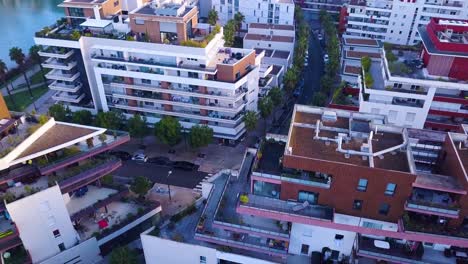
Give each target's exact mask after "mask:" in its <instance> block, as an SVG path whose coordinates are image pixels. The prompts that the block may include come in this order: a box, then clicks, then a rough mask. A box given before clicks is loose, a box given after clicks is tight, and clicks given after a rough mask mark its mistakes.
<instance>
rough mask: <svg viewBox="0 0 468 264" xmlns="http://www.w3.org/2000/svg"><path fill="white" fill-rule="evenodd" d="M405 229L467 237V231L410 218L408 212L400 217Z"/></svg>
mask: <svg viewBox="0 0 468 264" xmlns="http://www.w3.org/2000/svg"><path fill="white" fill-rule="evenodd" d="M402 220H403V225H404V228H405V231H410V232H417V233H430V234H435V235H440V236H453V237H461V238H466V239H468V232H467V231H464V230H462V229H456V228H450V227H447V226H444V225H440V224H437V223H429V222H422V221H417V220H415V219H411V217H410V216H409V214H407V213H405V214H404V215H403V217H402Z"/></svg>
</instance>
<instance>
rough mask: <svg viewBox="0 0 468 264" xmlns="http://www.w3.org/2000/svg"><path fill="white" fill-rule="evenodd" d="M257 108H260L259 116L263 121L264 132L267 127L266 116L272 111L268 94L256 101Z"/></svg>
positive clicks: (271, 102) (271, 103)
mask: <svg viewBox="0 0 468 264" xmlns="http://www.w3.org/2000/svg"><path fill="white" fill-rule="evenodd" d="M258 109H259V110H260V116H261V117H262V118H263V121H264V122H265V133H266V129H267V127H266V126H267V120H266V119H267V117H268V116H270V114H271V112H273V101H272V100H271V98H270V97H269V96H266V97H263V98H262V99H260V100H259V101H258Z"/></svg>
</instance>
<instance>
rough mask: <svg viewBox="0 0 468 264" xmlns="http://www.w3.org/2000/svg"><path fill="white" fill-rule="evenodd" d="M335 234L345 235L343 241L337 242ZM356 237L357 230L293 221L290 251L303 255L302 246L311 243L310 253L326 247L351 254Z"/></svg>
mask: <svg viewBox="0 0 468 264" xmlns="http://www.w3.org/2000/svg"><path fill="white" fill-rule="evenodd" d="M335 235H343V236H344V238H343V239H342V240H341V242H335ZM355 238H356V233H355V232H349V231H343V230H335V229H330V228H324V227H318V226H312V225H304V224H297V223H293V224H292V228H291V239H290V243H289V250H288V252H289V253H290V254H296V255H301V254H302V253H301V247H302V245H303V244H304V245H309V252H308V255H310V254H311V252H312V251H322V248H324V247H329V248H330V249H332V250H337V251H339V252H340V254H345V255H350V254H351V251H352V248H353V244H354V240H355Z"/></svg>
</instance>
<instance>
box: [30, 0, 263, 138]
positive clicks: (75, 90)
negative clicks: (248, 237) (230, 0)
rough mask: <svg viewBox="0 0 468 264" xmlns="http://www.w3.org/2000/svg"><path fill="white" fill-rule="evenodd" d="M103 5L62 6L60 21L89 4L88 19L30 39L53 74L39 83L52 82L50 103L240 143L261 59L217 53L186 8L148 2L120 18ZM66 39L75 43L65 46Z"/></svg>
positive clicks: (218, 46) (215, 41) (207, 31)
mask: <svg viewBox="0 0 468 264" xmlns="http://www.w3.org/2000/svg"><path fill="white" fill-rule="evenodd" d="M105 3H107V1H104V3H103V4H102V5H101V6H100V7H99V8H96V6H95V5H94V4H93V1H91V0H90V1H73V0H70V1H66V2H64V3H62V4H61V6H63V7H65V10H66V11H65V12H66V13H67V14H70V13H71V12H74V13H80V14H78V17H80V15H83V17H88V16H86V14H87V12H89V11H86V10H88V9H89V6H88V5H86V4H92V5H90V6H94V7H91V10H93V14H94V15H93V16H92V18H87V19H81V18H76V17H75V16H76V15H75V16H74V17H73V18H71V17H68V18H67V21H66V22H65V23H64V24H63V25H60V26H58V27H55V28H54V29H53V30H52V31H51V32H47V33H44V34H40V35H37V36H36V38H35V41H36V43H37V44H40V45H43V46H45V47H47V48H46V49H45V50H44V51H43V52H41V53H40V54H41V55H42V56H45V57H48V58H49V59H47V61H46V63H48V62H49V61H50V63H49V65H48V66H49V67H50V68H53V69H54V70H52V71H51V72H50V73H49V74H48V75H47V76H46V77H47V78H50V79H54V80H56V81H54V83H52V84H51V85H50V88H51V89H54V90H57V93H56V94H55V95H54V99H56V100H57V101H61V102H65V103H67V104H68V105H69V106H70V108H71V109H72V110H75V109H81V108H83V107H88V108H90V109H91V110H92V111H94V112H96V111H101V110H102V111H110V110H113V111H122V112H123V113H124V114H125V115H126V116H127V117H130V116H132V115H133V114H136V113H138V114H140V115H143V116H145V117H146V118H147V120H148V122H149V123H151V124H154V123H156V122H158V121H159V120H160V118H161V117H163V116H166V115H168V116H173V117H175V118H177V119H178V120H179V121H180V122H181V124H182V125H183V127H184V128H190V127H192V126H193V125H195V124H206V125H208V126H210V127H211V128H213V130H214V135H215V137H218V138H222V139H227V140H236V139H238V138H239V137H241V136H242V134H243V133H244V132H245V127H244V123H243V121H242V117H243V113H244V112H245V111H248V110H252V111H256V110H257V97H258V79H259V75H258V70H259V65H260V61H261V58H262V57H263V53H262V54H256V53H255V50H253V49H236V48H224V46H223V44H224V40H223V31H222V28H220V27H219V26H216V27H213V26H210V25H208V24H201V23H198V8H197V7H195V6H192V5H188V4H186V3H182V4H178V3H172V2H166V3H160V2H150V3H147V4H142V5H139V7H138V8H136V9H134V10H130V11H129V12H128V15H124V14H122V13H121V12H120V9H119V10H118V11H115V10H112V8H108V7H106V6H105V5H104V4H105ZM78 7H80V9H79V10H81V11H77V10H76V9H77V8H78ZM93 8H94V9H93ZM108 13H112V14H108ZM74 31H75V32H80V34H81V36H79V38H78V39H76V40H71V39H70V36H71V33H72V32H74ZM55 62H57V63H55ZM63 64H65V65H63ZM75 65H79V66H75ZM85 83H86V84H87V83H89V88H87V87H84V86H85ZM86 86H87V85H86Z"/></svg>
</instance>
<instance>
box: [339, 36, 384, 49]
mask: <svg viewBox="0 0 468 264" xmlns="http://www.w3.org/2000/svg"><path fill="white" fill-rule="evenodd" d="M343 41H344V44H345V45H349V46H363V47H376V48H378V47H380V46H381V45H380V42H379V41H377V40H375V39H368V38H343Z"/></svg>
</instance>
